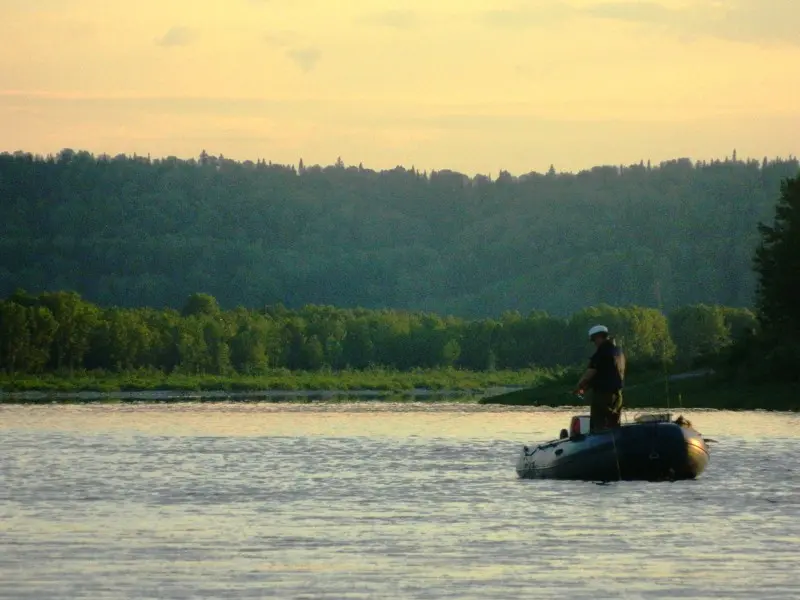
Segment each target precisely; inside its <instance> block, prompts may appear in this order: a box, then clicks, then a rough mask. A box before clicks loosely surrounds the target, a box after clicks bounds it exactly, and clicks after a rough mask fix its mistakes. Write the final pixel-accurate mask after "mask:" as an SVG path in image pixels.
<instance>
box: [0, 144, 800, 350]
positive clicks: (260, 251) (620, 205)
mask: <svg viewBox="0 0 800 600" xmlns="http://www.w3.org/2000/svg"><path fill="white" fill-rule="evenodd" d="M797 172H798V161H797V160H796V159H795V158H791V157H790V158H787V159H775V160H767V159H764V160H758V161H757V160H746V161H743V160H740V159H739V158H738V157H736V156H735V153H734V155H733V156H731V157H730V158H726V159H724V160H714V161H711V162H692V161H690V160H688V159H678V160H673V161H666V162H663V163H661V164H658V165H652V166H651V165H650V163H649V162H648V163H644V162H642V163H639V164H633V165H629V166H599V167H595V168H593V169H590V170H586V171H582V172H579V173H575V174H572V173H559V172H557V171H556V170H555V169H551V170H550V171H549V172H547V173H543V174H541V173H529V174H526V175H521V176H518V177H517V176H512V175H511V174H509V173H508V172H505V171H502V172H500V173H499V174H498V175H496V176H495V177H488V176H484V175H477V176H474V177H467V176H466V175H463V174H461V173H456V172H453V171H448V170H440V171H434V172H430V173H428V172H421V171H419V170H417V169H415V168H413V167H412V168H410V169H406V168H402V167H397V168H395V169H392V170H385V171H380V172H377V171H374V170H371V169H368V168H365V167H363V166H362V165H358V166H345V164H344V162H343V161H342V160H338V161H337V162H336V164H334V165H331V166H325V167H322V166H319V165H312V166H309V165H305V164H303V163H302V161H300V164H298V165H297V166H294V165H276V164H271V163H268V162H266V161H263V160H258V161H256V162H251V161H244V162H236V161H232V160H228V159H225V158H224V157H222V156H219V157H215V156H211V155H209V154H207V153H205V152H203V153H202V154H201V155H200V156H199V158H197V159H191V160H180V159H177V158H174V157H169V158H164V159H151V158H149V157H141V156H130V157H129V156H124V155H120V156H116V157H111V156H106V155H101V156H95V155H92V154H89V153H87V152H75V151H73V150H68V149H65V150H63V151H61V152H60V153H58V154H57V155H54V156H46V157H45V156H34V155H31V154H27V153H23V152H18V153H14V154H8V153H6V154H2V155H0V296H2V297H5V296H8V295H9V294H12V293H13V292H14V290H15V289H17V288H18V287H19V288H24V289H27V290H30V291H32V292H33V293H37V294H38V293H41V292H47V291H49V292H56V291H58V290H65V289H69V290H75V291H77V292H78V293H80V294H81V296H82V297H83V298H86V299H87V300H90V301H92V302H95V303H97V304H99V305H103V306H112V305H114V306H122V307H127V308H135V307H137V306H152V307H155V308H167V307H170V306H173V307H174V306H181V305H182V303H183V302H184V300H185V299H186V298H187V297H188V296H189V295H190V294H192V293H193V292H195V291H197V290H204V291H206V292H208V293H209V294H212V295H213V296H214V297H215V298H217V299H218V301H219V303H220V305H221V306H222V307H224V308H225V309H228V310H232V309H234V308H235V307H236V306H239V305H245V306H265V305H277V304H278V303H281V302H282V303H283V304H285V305H286V306H288V307H290V308H293V309H299V308H300V307H302V306H304V305H307V304H315V305H332V306H364V307H366V308H370V309H383V308H387V307H393V308H398V309H403V310H408V311H415V312H425V313H438V314H453V315H457V316H460V317H464V318H486V317H489V316H491V315H499V314H501V313H502V312H503V311H505V310H517V311H520V312H521V313H523V314H527V313H529V312H530V311H531V310H544V311H547V312H548V313H549V314H551V315H558V316H560V317H563V318H567V317H568V316H569V315H571V314H573V313H575V312H577V311H579V310H580V309H582V308H583V307H585V306H590V305H595V306H597V305H600V304H608V305H611V306H628V305H636V306H642V307H656V306H659V305H663V307H664V308H665V309H666V310H668V311H672V310H675V309H677V308H678V307H680V306H689V305H697V304H705V305H725V306H742V307H748V306H751V303H752V298H753V296H754V293H755V291H756V283H757V281H756V277H755V275H754V273H753V270H752V269H751V262H752V255H753V252H754V250H755V249H756V247H757V245H758V243H759V233H758V231H757V223H758V222H760V221H762V220H765V219H766V218H768V217H769V216H771V213H772V209H773V206H774V200H775V198H776V197H777V196H778V194H779V193H780V183H781V181H782V180H783V179H784V178H787V177H792V176H794V175H796V174H797ZM656 281H658V282H660V290H661V297H660V299H659V298H658V297H657V296H656V294H655V293H654V283H655V282H656ZM154 314H155V313H154ZM144 315H145V313H142V316H141V317H140V318H141V319H145V320H147V319H150V318H151V317H150V316H144ZM42 318H44V317H42ZM137 318H138V317H137ZM152 318H155V317H152ZM321 343H322V342H321ZM462 352H466V350H464V349H463V348H462ZM298 360H299V359H298ZM326 360H328V361H333V359H332V358H330V357H329V356H328V355H326ZM348 360H355V359H354V358H352V359H348ZM167 362H169V361H167ZM314 362H315V361H313V360H312V361H311V363H314ZM333 362H336V361H333Z"/></svg>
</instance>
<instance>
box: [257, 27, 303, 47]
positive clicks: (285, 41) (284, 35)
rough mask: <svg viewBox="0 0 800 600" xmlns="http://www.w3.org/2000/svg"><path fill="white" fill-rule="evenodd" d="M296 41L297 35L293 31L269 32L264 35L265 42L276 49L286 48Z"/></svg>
mask: <svg viewBox="0 0 800 600" xmlns="http://www.w3.org/2000/svg"><path fill="white" fill-rule="evenodd" d="M297 39H298V35H297V34H296V33H295V32H294V31H271V32H269V33H267V34H265V35H264V41H265V42H267V43H268V44H269V45H271V46H277V47H278V48H287V47H289V46H291V45H292V43H293V42H295V41H297Z"/></svg>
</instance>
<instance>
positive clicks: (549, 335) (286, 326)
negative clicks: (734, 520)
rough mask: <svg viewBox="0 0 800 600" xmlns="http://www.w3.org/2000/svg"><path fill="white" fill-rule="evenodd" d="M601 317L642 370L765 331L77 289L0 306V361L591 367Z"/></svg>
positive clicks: (712, 321) (652, 318)
mask: <svg viewBox="0 0 800 600" xmlns="http://www.w3.org/2000/svg"><path fill="white" fill-rule="evenodd" d="M596 323H603V324H605V325H607V326H608V327H609V328H610V329H611V330H612V332H613V334H614V335H615V336H616V338H617V342H618V343H619V344H620V345H621V346H622V347H623V348H624V350H625V352H626V354H627V355H628V358H629V360H630V362H631V363H632V364H634V365H641V366H644V367H646V366H652V365H655V364H660V363H664V362H667V363H676V362H677V363H681V365H682V366H690V365H691V364H693V363H694V364H697V363H698V361H700V362H702V361H704V360H708V359H710V358H713V357H715V356H718V355H720V353H723V352H725V351H726V349H728V348H731V347H732V345H733V343H734V342H735V341H736V340H737V339H740V338H742V337H743V336H746V335H751V334H752V331H753V330H754V329H755V328H756V327H757V321H756V317H755V315H754V314H753V313H752V312H750V311H749V310H747V309H738V308H728V307H722V306H711V305H694V306H686V307H682V308H679V309H677V310H675V311H673V312H672V313H670V314H669V315H665V314H663V313H662V312H661V311H659V310H656V309H652V308H646V307H638V306H629V307H611V306H607V305H600V306H597V307H591V308H586V309H583V310H580V311H578V312H576V313H574V314H573V315H571V316H570V317H566V318H564V317H557V316H551V315H548V314H547V313H545V312H541V311H534V312H531V313H529V314H527V315H522V314H521V313H519V312H516V311H507V312H505V313H503V314H502V315H501V316H500V317H499V318H487V319H466V318H461V317H453V316H447V317H443V316H439V315H436V314H432V313H425V312H408V311H400V310H387V309H381V310H370V309H362V308H359V309H341V308H334V307H331V306H322V305H307V306H304V307H302V308H300V309H295V310H292V309H288V308H286V307H284V306H283V305H271V306H266V307H264V308H262V309H259V310H254V309H246V308H242V307H239V308H235V309H232V310H227V311H226V310H223V309H221V308H220V306H219V303H218V302H217V300H216V299H215V298H214V297H213V296H211V295H209V294H202V293H198V294H193V295H191V296H190V297H189V298H188V300H187V301H186V302H185V304H184V306H183V308H182V309H181V310H180V311H178V310H175V309H154V308H121V307H105V308H104V307H100V306H97V305H96V304H93V303H91V302H88V301H86V300H84V299H83V298H82V297H81V296H80V295H79V294H77V293H76V292H66V291H60V292H45V293H42V294H39V295H32V294H28V293H26V292H24V291H22V290H19V291H17V292H15V293H13V294H12V295H10V296H9V297H7V298H6V299H4V300H2V301H0V364H2V367H3V369H4V370H5V371H6V372H7V373H11V374H14V373H25V374H36V373H44V372H59V373H68V372H72V371H74V370H104V371H108V372H125V371H131V370H138V369H150V370H152V369H156V370H159V371H162V372H165V373H187V374H198V373H205V374H234V373H239V374H260V373H264V372H267V371H269V370H270V369H278V368H283V369H289V370H295V371H296V370H310V371H314V370H321V369H333V370H340V369H366V368H369V367H373V366H374V367H385V368H391V369H396V370H400V371H409V370H413V369H417V368H426V369H433V368H448V367H455V368H460V369H465V370H474V371H486V370H495V369H498V370H499V369H523V368H531V367H533V368H536V367H541V368H544V367H555V366H571V365H574V364H576V363H584V362H585V360H586V359H587V358H588V356H589V354H590V353H591V348H590V347H589V344H588V339H587V330H588V328H589V327H590V326H591V325H593V324H596Z"/></svg>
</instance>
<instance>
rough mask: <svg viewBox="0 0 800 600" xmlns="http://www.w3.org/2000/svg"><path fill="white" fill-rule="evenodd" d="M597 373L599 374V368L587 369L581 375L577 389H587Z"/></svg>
mask: <svg viewBox="0 0 800 600" xmlns="http://www.w3.org/2000/svg"><path fill="white" fill-rule="evenodd" d="M596 374H597V369H593V368H591V367H589V368H588V369H586V372H585V373H584V374H583V375H582V376H581V378H580V381H578V387H577V390H576V391H579V392H580V391H583V390H585V389H586V386H587V384H588V383H589V382H590V381H591V380H592V377H594V376H595V375H596Z"/></svg>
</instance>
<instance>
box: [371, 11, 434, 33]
mask: <svg viewBox="0 0 800 600" xmlns="http://www.w3.org/2000/svg"><path fill="white" fill-rule="evenodd" d="M359 21H360V22H361V23H364V24H366V25H375V26H378V27H391V28H394V29H413V28H415V27H416V26H417V25H418V24H419V19H418V17H417V14H416V13H415V12H414V11H412V10H400V9H397V10H385V11H382V12H377V13H373V14H370V15H366V16H364V17H362V18H361V19H359Z"/></svg>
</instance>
